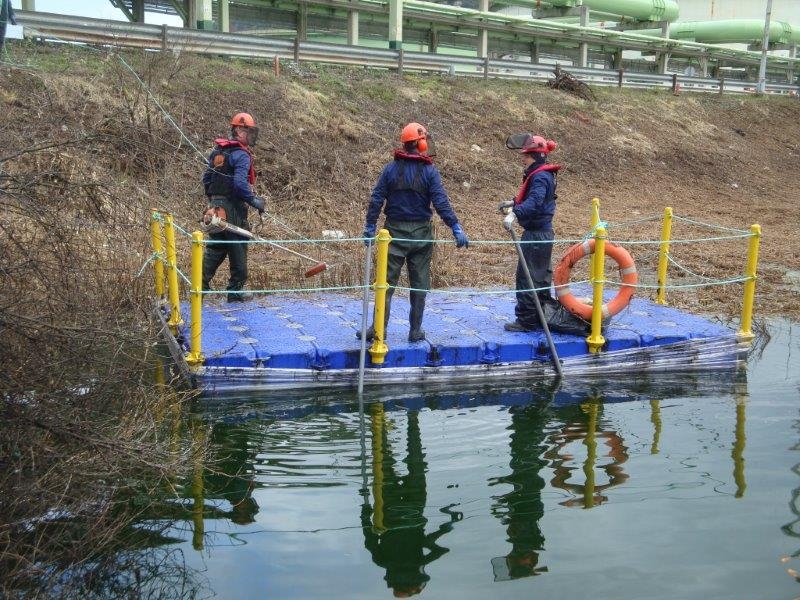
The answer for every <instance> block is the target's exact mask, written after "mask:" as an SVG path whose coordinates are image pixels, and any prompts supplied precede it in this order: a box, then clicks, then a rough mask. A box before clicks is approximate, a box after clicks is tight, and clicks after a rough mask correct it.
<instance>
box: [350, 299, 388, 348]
mask: <svg viewBox="0 0 800 600" xmlns="http://www.w3.org/2000/svg"><path fill="white" fill-rule="evenodd" d="M390 310H392V296H391V295H389V294H387V295H386V312H385V313H384V319H383V339H384V340H385V339H386V334H387V327H388V326H389V311H390ZM356 339H358V340H360V339H361V330H360V329H359V330H358V331H356ZM374 339H375V320H374V319H373V321H372V325H370V326H369V327H368V328H367V341H368V342H371V341H372V340H374Z"/></svg>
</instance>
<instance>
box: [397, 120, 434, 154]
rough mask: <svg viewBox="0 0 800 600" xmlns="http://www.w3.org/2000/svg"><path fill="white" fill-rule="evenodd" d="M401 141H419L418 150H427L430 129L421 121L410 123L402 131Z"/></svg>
mask: <svg viewBox="0 0 800 600" xmlns="http://www.w3.org/2000/svg"><path fill="white" fill-rule="evenodd" d="M400 141H401V142H403V143H404V144H405V143H406V142H417V150H419V151H420V152H426V151H427V150H428V130H427V129H425V127H423V126H422V125H420V124H419V123H409V124H408V125H406V126H405V127H403V131H401V132H400Z"/></svg>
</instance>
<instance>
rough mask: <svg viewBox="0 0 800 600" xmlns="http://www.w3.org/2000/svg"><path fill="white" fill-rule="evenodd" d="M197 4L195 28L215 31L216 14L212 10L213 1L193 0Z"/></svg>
mask: <svg viewBox="0 0 800 600" xmlns="http://www.w3.org/2000/svg"><path fill="white" fill-rule="evenodd" d="M193 4H195V5H196V6H195V15H196V17H195V18H196V21H195V24H196V25H195V27H196V28H197V29H203V30H205V31H210V30H212V29H214V14H213V12H212V10H211V0H193Z"/></svg>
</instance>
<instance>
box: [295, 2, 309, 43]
mask: <svg viewBox="0 0 800 600" xmlns="http://www.w3.org/2000/svg"><path fill="white" fill-rule="evenodd" d="M296 27H297V39H298V40H299V41H301V42H305V41H306V40H307V39H308V4H299V5H298V6H297V25H296Z"/></svg>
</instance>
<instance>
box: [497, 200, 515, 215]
mask: <svg viewBox="0 0 800 600" xmlns="http://www.w3.org/2000/svg"><path fill="white" fill-rule="evenodd" d="M512 206H514V201H513V200H503V201H502V202H501V203H500V204H498V205H497V212H499V213H500V214H501V215H502V214H505V210H506V209H507V208H511V207H512Z"/></svg>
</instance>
